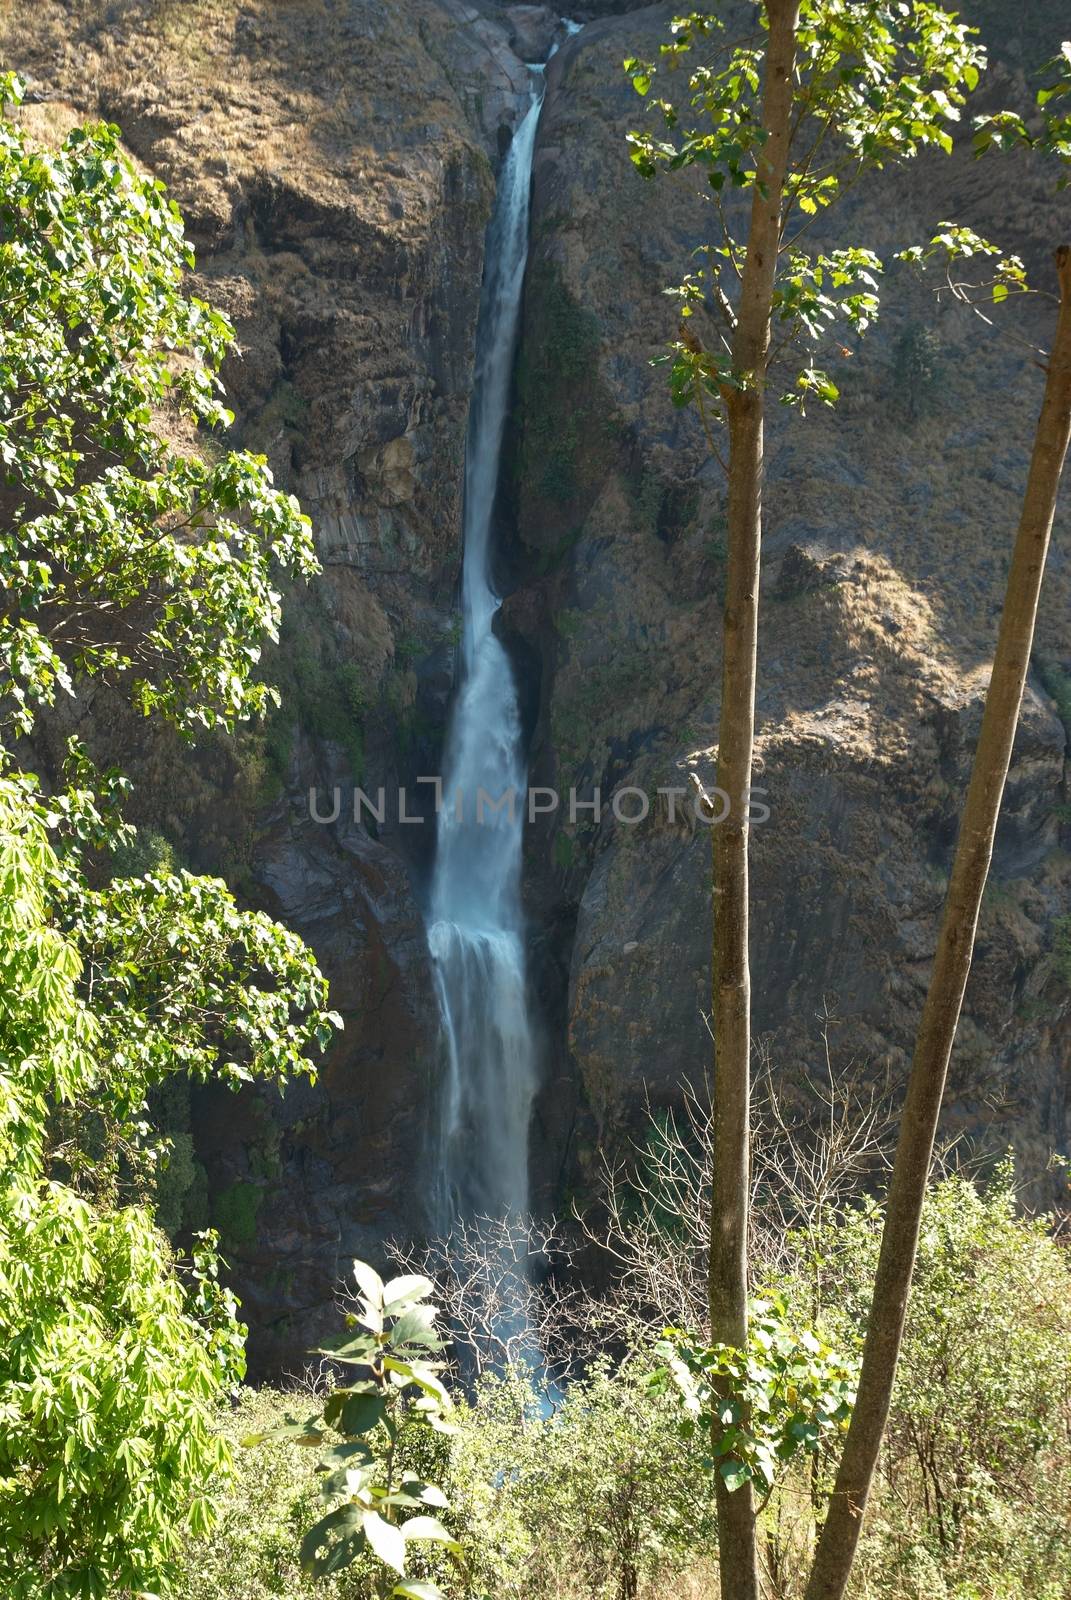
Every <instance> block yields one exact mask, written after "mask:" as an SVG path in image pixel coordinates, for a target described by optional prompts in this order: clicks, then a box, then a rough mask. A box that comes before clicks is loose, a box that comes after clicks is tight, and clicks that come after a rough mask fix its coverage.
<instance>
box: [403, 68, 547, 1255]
mask: <svg viewBox="0 0 1071 1600" xmlns="http://www.w3.org/2000/svg"><path fill="white" fill-rule="evenodd" d="M532 71H533V74H538V76H537V77H535V79H534V87H533V93H532V103H531V106H530V107H529V109H528V111H527V113H526V114H525V116H524V118H523V120H522V121H521V122H520V124H519V126H518V127H517V129H516V132H515V133H514V135H513V141H512V143H511V145H510V148H509V151H508V153H507V155H506V158H505V161H504V162H503V165H502V171H501V174H500V176H499V180H498V191H497V196H496V199H495V205H494V210H493V212H492V216H491V221H490V224H489V226H488V230H487V242H486V252H485V258H484V259H485V266H484V281H483V288H482V291H481V296H480V310H479V318H478V322H477V329H476V371H475V380H474V386H473V394H472V403H471V407H470V411H469V427H468V438H467V441H466V447H465V498H464V553H463V565H462V585H461V589H462V595H461V599H462V618H461V621H462V634H461V662H460V665H461V675H460V689H459V692H458V695H457V699H456V701H455V704H454V709H453V715H452V717H451V721H450V726H449V729H448V733H447V740H446V753H445V758H444V770H443V795H442V805H441V809H440V811H439V817H438V838H437V850H436V859H435V868H434V873H433V877H432V884H431V896H430V915H429V925H428V943H429V946H430V949H431V954H432V959H433V962H434V969H435V981H436V984H437V987H438V997H439V1004H440V1008H441V1012H442V1021H443V1033H444V1037H445V1045H446V1084H445V1090H444V1093H443V1096H442V1101H441V1112H440V1115H441V1118H442V1122H441V1129H440V1137H441V1145H440V1173H439V1196H438V1205H437V1209H438V1211H439V1216H438V1218H437V1219H436V1220H437V1222H438V1224H439V1225H440V1226H441V1228H442V1230H443V1231H444V1232H445V1231H447V1230H448V1229H449V1227H450V1225H451V1223H452V1222H453V1221H454V1219H455V1218H456V1217H458V1216H461V1217H464V1218H468V1219H471V1218H475V1217H480V1216H489V1217H495V1218H501V1217H505V1216H507V1215H517V1214H519V1213H521V1212H523V1211H524V1210H525V1209H526V1208H527V1204H528V1124H529V1119H530V1115H531V1108H532V1099H533V1096H534V1094H535V1090H536V1050H535V1042H534V1038H533V1032H532V1021H531V1018H530V1016H529V1012H528V1003H527V993H526V989H527V974H526V970H525V945H524V923H523V915H522V911H521V844H522V833H523V827H524V812H525V805H526V782H527V770H526V769H527V763H526V755H525V751H524V748H523V739H522V731H521V719H520V711H519V705H518V698H517V685H516V683H515V681H514V677H513V669H512V667H511V665H510V661H509V657H508V656H507V654H506V652H505V650H504V649H503V648H502V645H501V644H500V643H499V641H498V639H497V638H496V637H495V635H494V632H493V631H492V630H493V622H494V616H495V612H496V611H497V610H498V607H499V605H500V598H499V596H498V595H497V594H496V593H495V589H494V585H493V582H492V577H491V517H492V511H493V507H494V500H495V491H496V488H497V485H498V476H499V466H500V461H501V455H502V439H503V434H504V431H505V425H506V413H507V410H508V407H509V398H510V384H511V378H512V369H513V355H514V349H515V346H516V340H517V325H518V321H519V316H520V306H521V293H522V290H523V287H524V269H525V263H526V260H527V256H528V209H529V198H530V194H531V182H532V157H533V153H534V149H535V138H536V129H537V127H538V123H539V113H540V109H541V106H542V99H543V95H542V89H543V83H542V69H541V68H533V69H532ZM503 797H505V799H503Z"/></svg>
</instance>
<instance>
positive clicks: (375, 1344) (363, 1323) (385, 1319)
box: [244, 1261, 461, 1600]
mask: <svg viewBox="0 0 1071 1600" xmlns="http://www.w3.org/2000/svg"><path fill="white" fill-rule="evenodd" d="M353 1277H354V1280H355V1282H356V1286H357V1291H358V1295H357V1298H358V1302H359V1305H360V1311H359V1313H358V1314H351V1315H350V1316H349V1317H348V1319H347V1320H348V1322H349V1324H350V1327H351V1328H357V1329H361V1330H363V1331H360V1332H356V1333H351V1335H350V1336H349V1337H348V1338H346V1339H345V1340H344V1341H342V1342H341V1343H339V1344H338V1345H336V1346H334V1347H333V1348H330V1349H325V1350H318V1351H316V1352H315V1354H317V1355H320V1356H323V1357H326V1358H328V1359H329V1360H331V1361H333V1362H338V1363H339V1364H340V1365H342V1366H344V1367H352V1368H354V1369H355V1374H354V1376H353V1377H352V1378H350V1379H347V1381H346V1382H345V1383H343V1384H341V1385H340V1386H339V1387H338V1388H335V1389H332V1391H331V1393H330V1394H329V1395H328V1396H327V1399H326V1401H325V1403H324V1405H323V1408H322V1411H321V1412H319V1413H314V1414H313V1415H312V1416H310V1417H308V1418H307V1419H306V1420H305V1421H303V1422H302V1421H298V1420H296V1419H293V1418H287V1420H286V1422H285V1423H284V1424H283V1425H282V1426H281V1427H279V1428H276V1429H274V1430H273V1431H272V1432H271V1433H268V1434H259V1435H254V1436H253V1437H251V1438H249V1439H246V1440H245V1441H244V1443H246V1444H247V1445H255V1444H259V1443H261V1442H262V1441H263V1440H265V1439H273V1440H276V1439H285V1440H291V1441H292V1442H295V1443H297V1444H301V1445H305V1446H308V1447H310V1448H313V1449H316V1450H318V1451H319V1452H320V1455H319V1462H318V1466H319V1470H320V1471H321V1472H322V1473H323V1480H322V1483H321V1493H322V1495H323V1498H324V1499H325V1501H327V1502H328V1503H329V1505H330V1508H331V1509H330V1510H329V1511H328V1512H327V1513H326V1514H325V1515H324V1516H323V1517H321V1518H320V1520H319V1522H317V1523H316V1524H315V1526H314V1527H312V1528H310V1529H309V1531H308V1533H307V1534H306V1535H305V1537H304V1539H303V1540H302V1543H301V1564H302V1567H303V1568H304V1569H305V1571H307V1572H310V1573H311V1574H312V1575H313V1576H315V1577H324V1576H326V1575H328V1574H330V1573H334V1572H340V1571H341V1570H342V1569H343V1568H344V1567H348V1566H350V1565H351V1564H352V1563H353V1562H354V1561H355V1560H356V1559H357V1558H358V1557H359V1556H360V1555H362V1554H363V1553H365V1552H366V1551H367V1552H371V1554H372V1555H373V1556H374V1557H375V1559H376V1561H377V1563H378V1565H379V1576H378V1579H377V1589H376V1593H377V1595H379V1596H381V1597H386V1596H388V1595H389V1596H393V1597H397V1600H444V1596H443V1594H442V1591H441V1590H440V1589H439V1588H438V1586H437V1585H436V1584H435V1583H432V1582H431V1581H429V1580H428V1579H426V1578H421V1577H417V1576H414V1575H413V1574H412V1573H411V1572H410V1570H409V1566H410V1559H411V1554H412V1550H413V1548H414V1547H415V1546H418V1545H421V1544H429V1543H430V1544H432V1545H439V1546H441V1547H442V1548H444V1549H445V1550H446V1551H448V1552H449V1553H450V1555H451V1556H453V1557H454V1558H455V1559H456V1560H458V1561H459V1562H460V1559H461V1546H460V1544H459V1543H458V1541H457V1540H456V1539H455V1538H454V1537H453V1535H452V1534H451V1533H450V1532H449V1530H448V1529H447V1528H445V1527H444V1526H443V1524H442V1522H440V1521H439V1519H438V1518H437V1517H435V1516H433V1515H432V1514H431V1513H432V1512H433V1511H438V1510H446V1509H448V1503H447V1500H446V1496H445V1495H444V1494H443V1492H442V1490H441V1489H439V1488H438V1487H437V1486H436V1485H435V1484H432V1483H426V1482H424V1481H423V1480H422V1479H421V1478H420V1477H419V1475H418V1474H417V1473H415V1472H412V1471H410V1470H407V1469H405V1468H404V1467H403V1466H402V1465H401V1463H400V1460H399V1454H400V1452H399V1440H400V1434H401V1429H402V1426H403V1423H404V1422H406V1421H410V1422H412V1421H416V1422H418V1423H421V1424H423V1425H425V1426H426V1427H428V1428H432V1429H434V1430H435V1431H436V1432H439V1433H448V1432H452V1431H453V1430H452V1425H451V1423H450V1422H449V1421H448V1419H447V1418H448V1413H449V1411H450V1397H449V1395H448V1394H447V1392H446V1389H445V1388H444V1386H443V1384H442V1382H441V1380H440V1378H439V1376H438V1374H439V1373H440V1372H441V1370H442V1367H443V1365H444V1364H443V1363H442V1362H441V1361H436V1360H433V1359H429V1358H431V1357H434V1356H435V1355H437V1354H438V1353H439V1351H441V1350H442V1348H443V1343H442V1340H441V1339H440V1338H439V1335H438V1332H437V1330H436V1319H437V1317H438V1315H439V1312H438V1308H437V1307H436V1306H433V1305H429V1304H428V1296H429V1295H430V1294H431V1293H432V1292H433V1285H432V1284H431V1282H430V1281H429V1280H428V1279H427V1278H423V1277H419V1276H415V1275H406V1276H405V1277H400V1278H393V1279H391V1281H390V1282H389V1283H386V1284H385V1283H384V1282H383V1280H382V1278H380V1276H379V1274H378V1273H377V1272H375V1271H374V1270H373V1268H372V1267H370V1266H367V1265H366V1264H365V1263H364V1262H363V1261H355V1262H354V1263H353Z"/></svg>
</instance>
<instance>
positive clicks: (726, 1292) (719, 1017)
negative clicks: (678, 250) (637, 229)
mask: <svg viewBox="0 0 1071 1600" xmlns="http://www.w3.org/2000/svg"><path fill="white" fill-rule="evenodd" d="M766 11H767V15H768V19H769V29H770V31H769V40H768V44H767V50H766V82H765V86H764V91H763V126H764V128H765V129H766V132H767V135H768V137H767V140H766V143H765V145H764V146H763V149H762V151H761V153H760V156H759V162H758V167H759V177H760V179H761V180H762V184H763V191H764V192H760V190H759V187H758V185H757V184H756V186H755V189H754V192H753V196H752V207H751V227H750V232H749V235H748V246H747V255H746V257H745V261H744V266H743V270H742V283H741V292H740V309H739V314H738V318H737V326H736V331H735V336H734V341H733V364H734V366H735V368H736V369H737V371H738V372H740V373H741V374H743V376H744V380H745V383H744V387H743V388H742V389H741V390H736V391H732V392H730V393H729V394H728V396H727V399H726V405H727V410H728V422H729V504H728V563H727V571H726V584H725V618H724V643H723V658H722V692H721V726H720V730H719V740H718V787H719V789H720V790H721V791H722V792H723V793H725V794H727V795H728V796H729V814H728V816H727V817H726V818H725V820H724V822H722V823H721V824H720V825H719V826H717V827H715V829H714V830H713V833H714V919H713V920H714V953H713V974H714V990H713V1010H714V1090H713V1102H714V1103H713V1169H714V1179H713V1191H712V1195H711V1223H710V1263H709V1296H710V1331H711V1338H712V1340H713V1341H714V1342H715V1343H723V1344H731V1345H735V1346H737V1347H740V1346H743V1344H744V1343H745V1341H746V1339H747V1228H748V1188H749V1172H748V1167H749V1142H750V1125H749V1124H750V1098H751V978H750V971H749V965H748V791H749V789H750V787H751V766H752V747H753V744H754V736H755V668H756V645H757V639H758V610H759V547H760V540H761V534H762V475H763V410H764V406H765V376H766V359H767V354H768V351H769V344H770V314H771V301H772V297H773V288H774V275H775V272H776V269H777V255H778V250H779V248H780V243H781V202H782V196H783V193H784V186H785V175H786V172H787V168H788V155H789V140H790V132H791V117H792V100H793V78H794V73H795V60H796V26H797V22H798V19H799V0H768V3H767V7H766ZM716 1494H717V1507H718V1547H719V1557H720V1577H721V1592H722V1597H723V1600H758V1595H759V1577H758V1550H757V1542H756V1530H755V1508H754V1501H753V1497H752V1493H751V1487H750V1485H749V1484H747V1485H744V1487H742V1488H740V1489H737V1490H736V1491H735V1493H732V1494H730V1493H729V1492H728V1490H727V1489H726V1488H725V1485H724V1484H723V1482H722V1480H721V1478H720V1476H719V1477H718V1478H717V1488H716Z"/></svg>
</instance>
